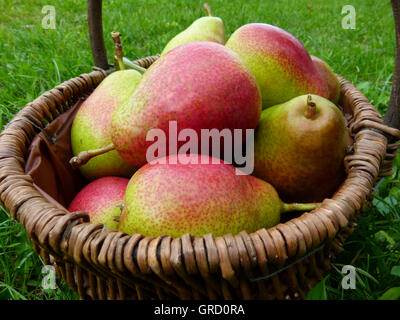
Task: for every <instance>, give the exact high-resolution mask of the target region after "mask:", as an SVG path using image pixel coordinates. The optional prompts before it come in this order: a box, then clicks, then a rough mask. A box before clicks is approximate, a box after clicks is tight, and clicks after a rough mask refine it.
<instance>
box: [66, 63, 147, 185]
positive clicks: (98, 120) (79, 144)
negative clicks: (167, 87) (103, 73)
mask: <svg viewBox="0 0 400 320" xmlns="http://www.w3.org/2000/svg"><path fill="white" fill-rule="evenodd" d="M140 79H141V74H140V73H139V72H137V71H135V70H120V71H115V72H114V73H112V74H110V75H109V76H108V77H106V78H105V79H104V80H103V81H102V82H101V83H100V85H99V86H98V87H97V88H96V89H95V90H94V91H93V92H92V94H91V95H90V96H89V97H88V98H87V99H86V100H85V101H84V102H83V103H82V105H81V106H80V108H79V110H78V112H77V114H76V116H75V119H74V122H73V124H72V128H71V146H72V152H73V154H74V155H75V156H76V155H78V154H79V153H80V152H82V151H86V150H91V149H98V148H102V147H104V146H107V145H109V144H110V143H111V142H112V141H111V132H110V124H111V117H112V114H113V113H114V111H115V110H116V109H117V107H119V105H121V103H123V102H124V101H125V100H126V99H128V98H129V97H130V96H131V95H132V93H133V91H134V90H135V88H136V86H137V84H138V83H139V81H140ZM80 170H81V173H82V174H83V176H85V177H86V178H87V179H88V180H93V179H97V178H100V177H104V176H123V177H129V178H130V177H131V175H132V174H133V172H134V168H133V167H132V166H131V165H129V164H128V163H126V162H125V161H124V160H123V159H122V158H121V157H120V156H119V155H118V153H117V152H116V151H111V152H108V153H106V154H103V155H99V156H97V157H96V158H93V159H92V160H91V161H89V162H88V163H87V164H85V165H83V166H82V167H80Z"/></svg>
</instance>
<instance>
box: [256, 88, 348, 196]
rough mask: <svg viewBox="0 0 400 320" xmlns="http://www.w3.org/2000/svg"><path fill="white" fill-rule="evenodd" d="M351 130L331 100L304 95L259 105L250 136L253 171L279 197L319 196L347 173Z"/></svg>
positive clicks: (329, 191)
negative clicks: (277, 102)
mask: <svg viewBox="0 0 400 320" xmlns="http://www.w3.org/2000/svg"><path fill="white" fill-rule="evenodd" d="M349 143H350V140H349V133H348V130H347V127H346V123H345V119H344V117H343V115H342V113H341V111H340V110H339V109H338V108H337V107H336V106H335V105H334V104H333V103H332V102H331V101H329V100H327V99H325V98H322V97H319V96H316V95H303V96H299V97H296V98H294V99H292V100H289V101H287V102H285V103H283V104H280V105H276V106H273V107H270V108H268V109H266V110H263V112H262V114H261V119H260V123H259V126H258V128H257V130H256V132H255V141H254V175H255V176H256V177H258V178H261V179H263V180H265V181H268V182H269V183H271V184H272V185H273V186H274V187H275V188H276V190H277V191H278V193H279V195H280V197H281V199H282V200H283V201H290V202H291V201H295V202H319V201H322V200H323V199H324V198H328V197H331V196H332V195H333V193H334V192H335V191H336V190H337V189H338V187H339V185H340V184H341V183H342V181H343V180H344V178H345V170H344V163H343V160H344V157H345V154H346V151H347V147H348V146H349Z"/></svg>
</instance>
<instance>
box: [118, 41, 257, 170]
mask: <svg viewBox="0 0 400 320" xmlns="http://www.w3.org/2000/svg"><path fill="white" fill-rule="evenodd" d="M260 113H261V97H260V92H259V89H258V86H257V83H256V80H255V78H254V76H253V74H252V73H251V71H250V69H249V68H248V67H247V66H246V65H245V64H244V63H243V62H242V60H241V59H240V58H239V57H238V55H237V54H236V53H234V52H233V51H232V50H230V49H228V48H226V47H225V46H223V45H221V44H218V43H215V42H208V41H201V42H190V43H186V44H183V45H181V46H179V47H177V48H175V49H174V50H171V51H170V52H168V53H167V54H165V55H163V56H161V57H160V58H159V59H158V60H157V61H155V62H154V63H153V64H152V65H151V66H150V68H149V69H147V71H146V72H145V73H144V75H143V78H142V80H141V81H140V83H139V85H138V86H137V88H136V90H135V92H134V93H133V94H132V96H131V97H130V98H129V99H128V100H126V101H125V102H124V103H123V104H122V105H121V106H120V107H119V108H118V109H117V110H116V111H115V112H114V114H113V116H112V121H111V135H112V142H113V144H114V147H115V149H116V150H117V151H118V153H119V154H120V155H121V157H122V158H123V159H124V160H125V161H126V162H128V163H129V164H131V165H132V166H142V165H144V164H145V163H147V159H146V151H147V149H148V147H149V146H150V145H152V144H153V143H154V142H153V141H149V140H148V139H147V138H146V137H147V133H148V132H149V131H150V130H151V129H159V130H162V132H164V133H165V135H166V139H167V141H169V140H170V138H169V124H170V121H176V123H177V132H180V131H181V130H183V129H187V128H189V129H192V130H194V131H195V132H196V134H197V136H198V137H201V130H202V129H209V130H211V129H217V130H219V131H222V130H223V129H228V130H231V133H232V136H233V130H234V129H242V130H245V129H255V128H256V126H257V124H258V121H259V119H260ZM175 139H176V138H175ZM185 143H186V142H184V141H180V142H179V143H178V150H179V149H180V147H181V146H182V145H184V144H185ZM200 149H201V138H200V139H199V141H198V150H199V153H200ZM232 150H233V148H232ZM170 153H171V154H172V153H174V151H173V150H170V149H169V148H168V146H167V150H166V154H170ZM175 153H176V152H175ZM164 155H165V154H164Z"/></svg>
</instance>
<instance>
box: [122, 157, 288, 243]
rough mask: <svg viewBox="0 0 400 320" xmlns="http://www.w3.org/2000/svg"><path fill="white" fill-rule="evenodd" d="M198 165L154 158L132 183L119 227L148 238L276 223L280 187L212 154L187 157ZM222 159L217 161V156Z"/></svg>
mask: <svg viewBox="0 0 400 320" xmlns="http://www.w3.org/2000/svg"><path fill="white" fill-rule="evenodd" d="M188 157H190V159H198V163H197V164H181V163H180V162H179V159H178V161H176V162H177V164H172V162H171V163H170V162H169V159H171V158H175V159H176V158H177V155H173V156H169V157H167V158H166V159H167V161H166V164H158V163H154V162H150V163H148V164H146V165H145V166H143V167H141V168H140V169H139V170H138V171H137V172H136V173H135V174H134V175H133V177H132V178H131V180H130V181H129V184H128V187H127V189H126V195H125V205H124V210H123V212H122V214H121V219H120V226H119V231H122V232H125V233H127V234H131V235H132V234H135V233H140V234H142V235H145V236H155V237H156V236H161V235H170V236H172V237H179V236H181V235H183V234H186V233H190V234H191V235H192V236H203V235H205V234H207V233H212V234H213V235H214V236H222V235H224V234H227V233H232V234H237V233H239V232H240V231H242V230H246V231H247V232H249V233H250V232H253V231H256V230H258V229H260V228H262V227H266V228H267V227H269V226H273V225H276V224H277V223H279V220H280V212H281V209H282V202H281V201H280V199H279V197H278V194H277V192H276V191H275V189H274V188H273V187H272V186H271V185H270V184H268V183H266V182H265V181H262V180H261V179H257V178H255V177H253V176H250V175H236V172H235V168H234V167H233V166H232V165H231V164H228V163H226V162H223V161H222V160H219V159H218V163H217V164H204V163H205V162H206V161H207V163H211V158H210V157H209V156H205V155H202V156H199V155H195V154H191V155H188ZM215 160H217V159H215Z"/></svg>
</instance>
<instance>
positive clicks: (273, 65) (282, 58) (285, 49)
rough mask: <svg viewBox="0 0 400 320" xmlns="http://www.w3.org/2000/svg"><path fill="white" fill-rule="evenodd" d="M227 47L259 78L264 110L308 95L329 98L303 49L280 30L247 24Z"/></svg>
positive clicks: (262, 25) (238, 30) (295, 40)
mask: <svg viewBox="0 0 400 320" xmlns="http://www.w3.org/2000/svg"><path fill="white" fill-rule="evenodd" d="M226 46H227V47H228V48H230V49H232V50H233V51H235V52H236V53H237V54H238V55H239V56H240V57H241V58H242V60H243V61H244V62H245V63H247V65H248V66H249V67H250V69H251V71H252V72H253V74H254V76H255V77H256V80H257V84H258V86H259V87H260V91H261V96H262V101H263V109H265V108H268V107H271V106H273V105H276V104H280V103H283V102H286V101H288V100H290V99H292V98H294V97H297V96H300V95H303V94H308V93H313V94H317V95H319V96H322V97H325V98H328V96H329V91H328V87H327V84H326V83H325V81H324V79H322V77H321V76H320V74H319V73H318V71H317V70H316V68H315V66H314V64H313V62H312V60H311V57H310V55H309V53H308V52H307V50H306V48H305V47H304V45H303V44H302V43H301V42H300V41H299V40H298V39H297V38H296V37H295V36H293V35H292V34H290V33H289V32H287V31H285V30H283V29H281V28H278V27H276V26H272V25H269V24H264V23H250V24H246V25H244V26H242V27H240V28H239V29H237V30H236V31H235V32H234V33H233V34H232V35H231V37H230V38H229V39H228V41H227V42H226Z"/></svg>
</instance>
